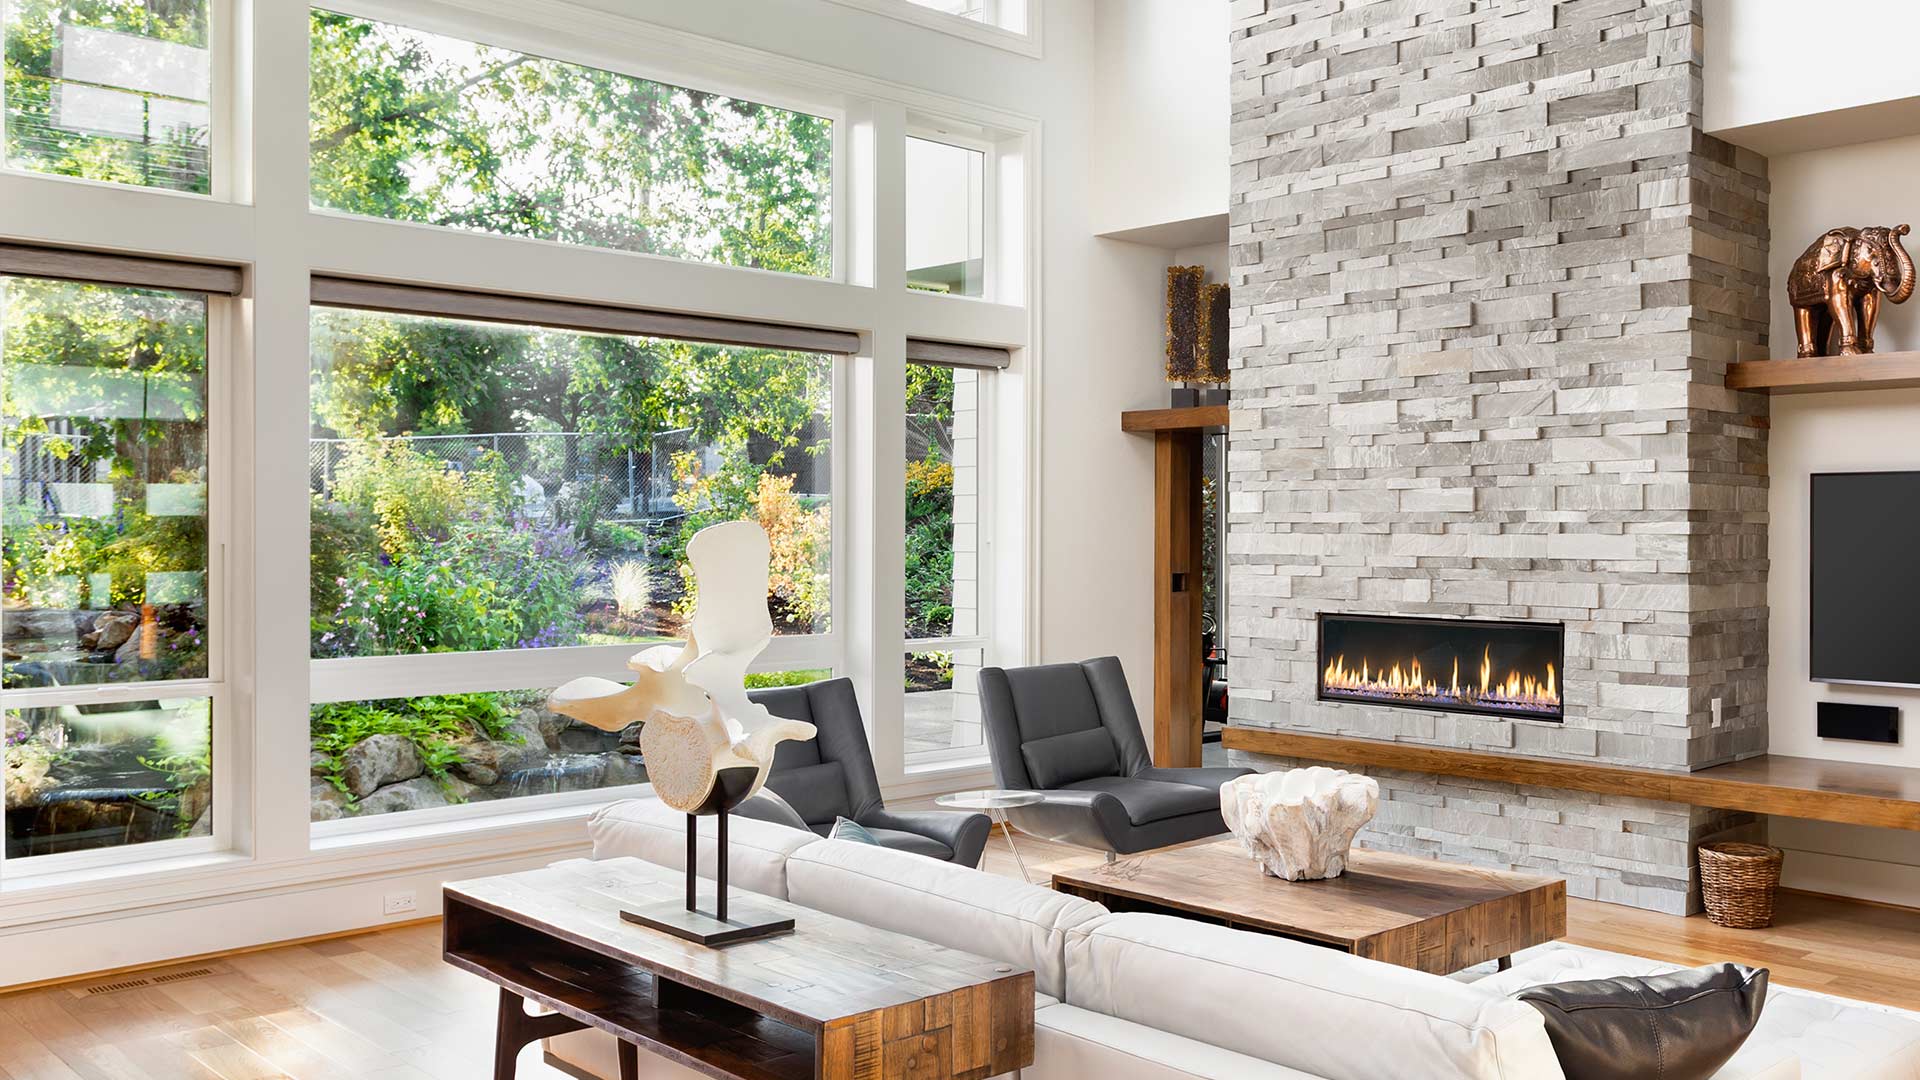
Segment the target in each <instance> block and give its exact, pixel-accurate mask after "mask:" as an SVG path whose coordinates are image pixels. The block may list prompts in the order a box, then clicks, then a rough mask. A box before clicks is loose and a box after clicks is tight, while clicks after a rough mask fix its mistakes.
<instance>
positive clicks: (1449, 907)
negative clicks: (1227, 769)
mask: <svg viewBox="0 0 1920 1080" xmlns="http://www.w3.org/2000/svg"><path fill="white" fill-rule="evenodd" d="M1053 887H1054V888H1055V889H1056V890H1058V891H1060V892H1064V893H1071V894H1073V895H1074V896H1083V897H1086V898H1087V899H1089V900H1094V901H1097V902H1099V903H1101V904H1104V905H1106V906H1107V908H1108V909H1110V910H1112V911H1151V912H1159V913H1162V914H1170V915H1184V916H1187V917H1189V918H1199V919H1206V920H1208V921H1212V922H1218V923H1224V924H1225V925H1227V926H1232V927H1237V928H1240V929H1243V930H1259V931H1262V932H1265V933H1269V934H1278V935H1280V936H1281V937H1288V938H1293V939H1295V940H1297V941H1307V942H1312V943H1314V944H1317V945H1327V946H1331V947H1333V948H1336V949H1340V950H1342V951H1343V952H1349V953H1352V954H1353V955H1355V956H1364V957H1367V958H1369V959H1372V960H1383V961H1385V962H1387V963H1389V964H1398V965H1400V966H1401V967H1409V968H1415V969H1417V970H1420V971H1426V972H1431V973H1433V974H1436V975H1447V974H1450V973H1452V972H1455V971H1459V970H1460V969H1462V968H1467V967H1472V966H1473V965H1475V964H1479V963H1484V962H1486V961H1488V960H1498V961H1500V966H1501V967H1502V968H1505V967H1506V966H1507V963H1508V958H1509V957H1510V956H1512V955H1513V954H1514V953H1515V952H1518V951H1519V950H1521V949H1524V948H1527V947H1529V946H1533V945H1540V944H1544V943H1545V942H1548V941H1552V940H1553V939H1555V938H1557V937H1560V936H1562V935H1564V934H1565V933H1566V932H1567V883H1566V882H1564V881H1562V880H1560V879H1558V878H1546V877H1532V876H1529V875H1526V874H1514V873H1509V872H1507V871H1504V870H1486V869H1482V868H1480V867H1476V866H1463V865H1460V864H1457V863H1447V862H1438V861H1435V860H1433V859H1421V858H1415V857H1413V856H1411V855H1396V854H1392V853H1390V852H1385V851H1367V850H1364V849H1362V848H1354V849H1353V852H1352V854H1351V855H1349V856H1348V858H1347V872H1346V873H1344V874H1342V875H1340V876H1339V877H1337V878H1333V879H1331V880H1328V881H1281V880H1280V879H1278V878H1272V877H1268V876H1266V875H1265V874H1264V873H1262V872H1261V870H1260V866H1259V864H1258V863H1255V862H1254V861H1253V860H1252V859H1251V858H1249V857H1248V856H1247V853H1246V851H1245V849H1243V848H1242V847H1241V846H1240V842H1239V841H1237V840H1222V841H1216V842H1214V843H1209V844H1196V845H1192V846H1189V847H1182V848H1170V849H1168V850H1165V851H1155V852H1149V853H1147V854H1145V855H1135V856H1133V857H1131V858H1126V859H1121V860H1119V861H1118V862H1111V863H1106V864H1104V865H1097V866H1090V867H1087V868H1086V869H1083V870H1069V871H1065V872H1062V873H1057V874H1055V875H1053Z"/></svg>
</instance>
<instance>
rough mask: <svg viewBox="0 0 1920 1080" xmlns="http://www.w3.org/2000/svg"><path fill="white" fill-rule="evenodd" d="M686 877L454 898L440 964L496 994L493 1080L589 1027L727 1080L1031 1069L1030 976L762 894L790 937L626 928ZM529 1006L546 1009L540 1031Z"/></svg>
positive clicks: (615, 863) (585, 875)
mask: <svg viewBox="0 0 1920 1080" xmlns="http://www.w3.org/2000/svg"><path fill="white" fill-rule="evenodd" d="M684 887H685V886H684V884H683V879H682V877H681V875H680V873H679V872H678V871H672V870H664V869H661V868H660V867H657V866H654V865H652V864H650V863H646V862H642V861H641V860H639V859H608V860H605V861H602V862H589V861H587V860H584V859H579V860H574V861H570V862H562V863H555V864H554V865H552V866H549V867H546V868H545V869H541V870H528V871H525V872H522V873H518V874H503V875H501V876H499V877H490V878H481V879H478V880H475V881H459V882H454V883H451V884H449V885H447V886H446V890H445V899H446V928H445V935H446V952H445V956H446V960H447V962H448V963H449V964H452V965H454V966H455V967H458V968H463V969H465V970H467V971H471V972H473V973H474V974H476V975H479V976H481V977H482V978H485V979H488V980H490V981H492V982H494V983H497V984H499V986H500V1013H499V1028H498V1031H497V1032H496V1035H495V1047H494V1050H495V1058H494V1073H493V1075H494V1078H495V1080H513V1074H514V1058H515V1056H516V1055H517V1054H518V1053H519V1051H520V1048H521V1047H523V1046H525V1045H526V1044H528V1043H530V1042H532V1041H533V1040H535V1039H542V1038H548V1037H551V1036H554V1035H561V1034H565V1033H567V1032H570V1031H578V1030H580V1029H582V1028H587V1027H595V1028H599V1029H600V1030H602V1031H605V1032H608V1033H609V1034H611V1035H613V1036H614V1037H615V1038H617V1039H619V1040H620V1073H621V1076H622V1078H623V1080H631V1078H635V1077H637V1076H638V1054H637V1052H636V1051H637V1050H639V1049H645V1050H648V1051H650V1052H652V1053H654V1054H658V1055H660V1056H661V1057H665V1058H667V1059H669V1060H671V1061H674V1062H677V1063H679V1064H681V1065H684V1066H686V1067H688V1068H690V1069H694V1070H696V1071H698V1072H701V1073H704V1074H705V1075H707V1076H712V1077H717V1078H720V1080H985V1078H986V1077H989V1076H999V1075H1001V1074H1002V1073H1010V1072H1012V1071H1014V1070H1016V1069H1020V1068H1024V1067H1026V1066H1028V1065H1031V1064H1033V972H1032V970H1030V969H1028V968H1023V967H1017V966H1015V965H1012V964H1004V963H1000V962H999V961H995V960H990V959H988V958H986V957H982V956H975V955H973V954H971V953H964V952H961V951H959V950H958V949H948V948H943V947H941V946H939V945H935V944H933V943H931V942H927V941H921V940H920V939H918V938H912V937H907V936H906V935H904V934H895V933H892V932H890V931H886V930H879V929H876V928H874V927H871V926H865V925H862V924H860V923H856V922H852V921H850V920H847V919H842V918H838V917H836V916H833V915H828V914H825V913H824V912H818V911H812V910H809V909H807V908H802V907H797V906H795V905H793V904H789V903H786V902H785V901H781V900H775V899H771V898H768V897H754V903H755V905H756V906H759V907H764V908H770V909H773V910H774V911H775V912H776V913H777V914H781V915H789V916H791V917H792V918H793V920H794V932H793V933H791V934H787V935H785V936H782V937H771V938H762V939H759V940H754V941H744V942H741V943H739V944H736V945H729V946H726V947H724V948H709V947H707V946H705V945H696V944H694V943H692V942H689V941H685V940H682V939H680V938H678V937H675V936H673V935H671V934H666V933H662V932H660V931H658V930H651V929H648V928H647V927H644V926H640V925H636V924H634V923H630V922H626V921H624V920H622V919H621V917H620V911H621V909H622V908H623V907H631V906H632V905H634V904H635V903H646V902H652V901H665V900H671V899H673V898H674V897H676V896H679V895H682V892H683V890H684ZM527 1002H534V1003H538V1004H540V1005H544V1006H546V1007H547V1008H548V1009H551V1010H552V1012H550V1013H546V1014H542V1015H538V1016H534V1015H529V1014H528V1013H527V1011H526V1004H525V1003H527Z"/></svg>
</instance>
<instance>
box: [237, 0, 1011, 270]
mask: <svg viewBox="0 0 1920 1080" xmlns="http://www.w3.org/2000/svg"><path fill="white" fill-rule="evenodd" d="M219 2H223V3H233V2H236V0H219ZM1029 2H1031V0H1029ZM476 6H478V5H476ZM315 10H322V11H328V12H332V13H334V14H337V15H345V16H347V17H349V18H356V19H366V20H371V21H374V22H381V23H386V24H389V25H393V26H398V27H401V28H402V29H407V30H416V31H419V32H421V33H427V34H434V35H438V36H441V37H450V38H454V39H456V40H460V41H466V42H471V43H473V44H478V45H484V46H486V47H488V48H494V49H503V50H509V51H512V52H516V53H520V54H522V55H525V56H531V57H534V58H536V59H540V60H548V61H552V62H555V63H561V64H572V65H574V66H577V67H586V68H592V69H595V70H599V71H605V72H609V73H611V74H615V75H624V76H627V77H628V78H633V79H640V80H643V81H646V82H653V83H658V84H661V85H665V86H671V87H674V88H676V89H681V90H690V91H697V92H699V93H706V94H718V95H720V96H722V97H728V98H732V99H735V100H738V101H745V102H748V103H751V104H754V105H761V106H765V107H768V108H774V109H780V110H783V111H786V112H799V113H806V114H808V115H811V116H814V117H817V118H820V119H823V120H827V121H830V122H831V123H832V125H833V131H832V145H831V149H830V151H829V159H828V165H827V176H828V185H829V190H828V192H827V214H828V243H827V247H828V251H829V255H828V258H829V259H830V260H831V261H832V265H831V267H830V268H829V269H830V272H829V273H827V274H801V273H795V272H791V271H786V270H768V269H764V268H762V267H757V266H735V265H733V264H731V263H723V262H707V261H704V260H699V259H685V258H681V257H680V256H677V255H663V254H660V253H658V252H652V251H633V250H629V249H626V248H616V247H593V246H590V245H585V244H573V243H568V242H567V241H564V240H554V239H551V238H549V237H542V236H521V235H517V234H512V233H495V232H487V231H484V230H480V229H462V228H459V227H458V226H453V225H436V224H434V223H432V222H426V221H405V220H399V219H395V218H383V217H376V216H373V215H370V214H358V213H354V212H352V211H347V210H335V209H332V208H329V207H324V206H317V205H314V204H313V202H312V196H313V192H312V183H311V178H309V183H308V189H307V191H306V193H305V198H304V201H305V202H306V206H307V212H308V213H309V214H311V215H314V216H318V217H333V218H341V219H345V220H349V221H359V222H372V223H377V224H380V225H389V226H400V227H403V228H413V229H429V230H433V231H435V232H453V233H463V234H470V235H473V236H478V237H486V238H490V239H496V240H513V241H518V242H521V243H531V244H542V245H547V246H551V247H555V248H559V249H561V250H564V251H583V250H584V251H605V252H611V253H617V254H621V255H629V256H633V257H635V258H641V259H653V260H661V261H664V262H667V263H669V264H675V265H679V264H691V265H695V266H712V267H723V268H725V269H728V270H739V271H742V272H745V273H752V274H771V275H774V276H776V277H780V278H798V279H801V280H804V281H828V282H834V283H839V284H844V283H846V282H848V281H850V280H851V278H850V277H849V276H848V272H847V251H848V242H847V232H848V230H847V213H846V211H847V208H848V202H847V193H846V187H847V185H846V184H845V183H844V182H843V181H844V178H845V176H846V173H847V167H848V163H849V159H848V149H847V138H846V128H847V124H848V115H849V114H848V109H847V107H846V103H845V101H844V100H843V99H840V98H839V97H838V96H837V95H833V94H823V93H820V92H819V91H818V90H817V89H811V90H810V89H809V88H808V87H805V86H804V85H793V84H789V83H787V82H785V81H782V80H779V79H777V78H775V79H766V80H754V79H741V78H739V77H738V76H736V75H730V74H722V73H719V72H714V73H711V74H709V73H705V72H700V71H699V69H698V68H697V67H692V68H689V67H687V66H683V65H681V64H677V63H673V62H670V61H668V60H666V59H665V57H664V56H663V55H662V54H660V53H656V52H653V51H648V52H646V53H642V54H635V53H633V52H618V51H615V49H614V47H612V46H611V45H609V44H608V43H605V42H599V43H593V44H589V42H588V41H586V40H583V39H579V38H571V37H569V38H555V37H553V36H552V35H550V34H545V33H541V32H540V31H541V28H539V27H534V26H530V25H528V24H527V23H525V22H524V21H522V22H518V23H515V22H512V21H502V20H497V19H493V18H489V17H486V16H484V15H482V14H481V13H480V12H478V11H472V10H468V11H462V12H460V13H459V14H458V15H455V14H451V13H441V12H437V11H432V10H429V9H426V8H423V7H421V6H419V5H417V4H414V3H410V2H409V0H304V2H303V3H302V4H301V11H302V13H303V19H310V18H311V13H312V12H313V11H315ZM305 25H309V26H310V23H307V24H305ZM305 47H306V48H307V49H311V47H312V45H311V37H308V38H307V39H305ZM309 103H310V99H309ZM309 122H310V117H309ZM302 130H303V131H306V130H308V129H306V128H302ZM317 269H318V268H316V270H317ZM421 284H428V283H424V282H423V283H421Z"/></svg>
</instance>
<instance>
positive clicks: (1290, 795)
mask: <svg viewBox="0 0 1920 1080" xmlns="http://www.w3.org/2000/svg"><path fill="white" fill-rule="evenodd" d="M1379 808H1380V785H1379V784H1378V783H1377V782H1376V781H1374V779H1373V778H1372V777H1368V776H1358V775H1355V774H1353V773H1350V772H1343V771H1341V770H1339V769H1329V768H1325V767H1323V766H1318V765H1316V766H1314V767H1313V768H1310V769H1290V770H1288V771H1286V772H1270V773H1254V774H1253V775H1251V776H1242V777H1239V778H1237V779H1234V780H1229V781H1227V782H1226V783H1224V784H1222V785H1220V814H1221V816H1222V817H1223V818H1225V819H1226V823H1227V828H1228V829H1229V830H1231V831H1232V832H1233V834H1234V835H1235V836H1237V837H1239V838H1240V843H1241V844H1243V845H1244V846H1245V847H1246V849H1247V854H1248V855H1251V856H1252V857H1253V859H1254V861H1255V862H1258V863H1259V864H1260V868H1261V869H1262V870H1264V871H1266V872H1267V873H1268V874H1270V875H1272V876H1274V877H1277V878H1281V879H1283V880H1286V881H1317V880H1320V879H1323V878H1331V877H1339V876H1340V874H1341V873H1342V872H1344V871H1345V870H1346V868H1347V851H1348V850H1349V849H1350V848H1352V846H1353V837H1354V834H1356V833H1358V832H1359V831H1360V829H1361V828H1362V827H1363V826H1365V825H1366V823H1367V822H1369V821H1372V820H1373V815H1374V813H1375V812H1376V811H1377V810H1379Z"/></svg>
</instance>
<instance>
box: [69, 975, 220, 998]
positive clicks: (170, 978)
mask: <svg viewBox="0 0 1920 1080" xmlns="http://www.w3.org/2000/svg"><path fill="white" fill-rule="evenodd" d="M211 974H213V969H212V968H188V969H186V970H185V971H168V972H164V973H162V974H159V975H137V976H134V977H133V978H130V979H115V980H113V981H112V982H102V983H93V984H91V985H88V986H76V987H74V989H73V995H74V996H75V997H98V996H100V995H101V994H117V993H119V992H120V991H122V990H138V989H140V988H141V987H143V986H165V985H166V984H168V983H177V982H185V981H187V980H188V979H199V978H204V977H206V976H208V975H211Z"/></svg>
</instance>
